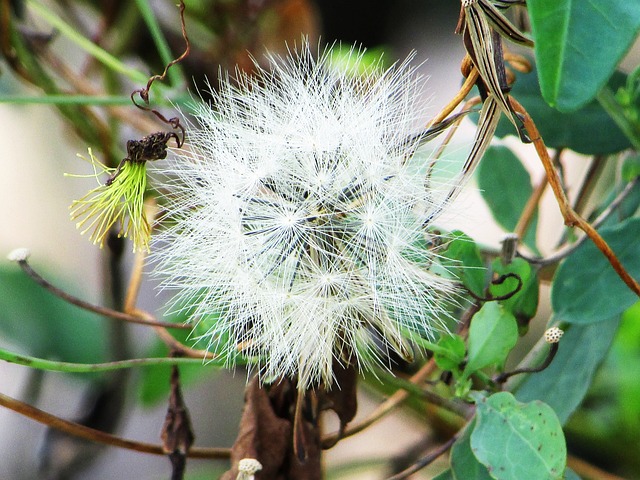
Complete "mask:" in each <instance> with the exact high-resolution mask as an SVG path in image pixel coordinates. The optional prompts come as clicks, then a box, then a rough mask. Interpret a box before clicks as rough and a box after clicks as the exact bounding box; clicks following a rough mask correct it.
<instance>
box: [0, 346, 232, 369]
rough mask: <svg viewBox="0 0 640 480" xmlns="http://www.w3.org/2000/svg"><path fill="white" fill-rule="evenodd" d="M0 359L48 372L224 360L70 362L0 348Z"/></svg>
mask: <svg viewBox="0 0 640 480" xmlns="http://www.w3.org/2000/svg"><path fill="white" fill-rule="evenodd" d="M0 360H5V361H7V362H10V363H15V364H18V365H24V366H26V367H31V368H36V369H38V370H48V371H50V372H65V373H95V372H108V371H112V370H120V369H123V368H132V367H148V366H154V365H201V366H203V367H204V366H215V367H221V366H222V365H223V364H224V361H206V362H205V361H203V360H202V359H199V358H180V357H176V358H166V357H165V358H136V359H132V360H121V361H118V362H108V363H86V364H85V363H70V362H55V361H52V360H45V359H43V358H37V357H31V356H28V355H21V354H18V353H14V352H9V351H7V350H3V349H0Z"/></svg>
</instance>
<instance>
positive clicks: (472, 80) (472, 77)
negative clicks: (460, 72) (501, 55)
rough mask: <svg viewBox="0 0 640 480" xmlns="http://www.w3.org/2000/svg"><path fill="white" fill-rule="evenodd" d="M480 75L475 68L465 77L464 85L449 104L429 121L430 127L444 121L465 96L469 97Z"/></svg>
mask: <svg viewBox="0 0 640 480" xmlns="http://www.w3.org/2000/svg"><path fill="white" fill-rule="evenodd" d="M478 75H479V74H478V70H477V69H475V68H474V69H473V70H471V72H470V73H469V75H468V76H467V78H466V79H465V81H464V83H463V84H462V87H460V90H459V91H458V93H456V95H455V96H454V97H453V98H452V99H451V101H450V102H449V103H448V104H447V105H445V107H444V108H443V109H442V110H441V111H440V113H439V114H438V115H436V116H435V117H434V119H433V120H431V122H429V125H428V126H429V127H430V126H432V125H435V124H437V123H440V122H442V121H443V120H444V119H445V118H447V117H448V116H449V115H451V112H453V111H454V110H455V109H456V107H457V106H458V105H460V104H461V103H462V102H463V101H464V99H465V98H467V95H469V92H471V89H472V88H473V86H474V85H475V84H476V82H477V81H478Z"/></svg>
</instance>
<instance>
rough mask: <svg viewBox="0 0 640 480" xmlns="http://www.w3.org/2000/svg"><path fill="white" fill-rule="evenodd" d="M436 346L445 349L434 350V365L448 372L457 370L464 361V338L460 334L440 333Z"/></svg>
mask: <svg viewBox="0 0 640 480" xmlns="http://www.w3.org/2000/svg"><path fill="white" fill-rule="evenodd" d="M438 346H439V347H442V348H443V349H444V350H445V351H444V352H442V351H436V352H434V355H433V360H434V361H435V362H436V365H437V366H438V367H439V368H441V369H443V370H448V371H450V372H454V371H457V370H458V368H459V366H460V364H461V363H462V362H463V361H464V354H465V351H466V347H465V344H464V340H463V339H462V337H460V335H442V337H440V340H438Z"/></svg>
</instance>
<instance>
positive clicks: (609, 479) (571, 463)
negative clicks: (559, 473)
mask: <svg viewBox="0 0 640 480" xmlns="http://www.w3.org/2000/svg"><path fill="white" fill-rule="evenodd" d="M567 466H568V467H570V468H571V469H572V470H573V471H574V472H576V473H577V474H578V475H579V476H580V478H590V479H592V480H624V478H622V477H619V476H617V475H614V474H613V473H609V472H605V471H604V470H602V469H601V468H598V467H596V466H595V465H592V464H590V463H588V462H586V461H584V460H583V459H581V458H578V457H575V456H573V455H568V456H567Z"/></svg>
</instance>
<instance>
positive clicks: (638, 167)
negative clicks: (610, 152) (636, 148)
mask: <svg viewBox="0 0 640 480" xmlns="http://www.w3.org/2000/svg"><path fill="white" fill-rule="evenodd" d="M636 177H640V155H638V154H636V155H632V156H630V157H627V158H626V159H625V160H624V163H623V164H622V178H623V179H624V180H625V181H626V182H630V181H632V180H635V178H636Z"/></svg>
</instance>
